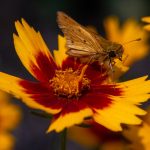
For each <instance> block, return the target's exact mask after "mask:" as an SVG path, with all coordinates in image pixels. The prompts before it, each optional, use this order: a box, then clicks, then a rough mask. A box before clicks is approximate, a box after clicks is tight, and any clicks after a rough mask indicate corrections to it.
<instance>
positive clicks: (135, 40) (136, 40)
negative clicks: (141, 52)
mask: <svg viewBox="0 0 150 150" xmlns="http://www.w3.org/2000/svg"><path fill="white" fill-rule="evenodd" d="M138 41H141V38H137V39H134V40H131V41H128V42H125V43H123V44H122V45H126V44H129V43H132V42H138Z"/></svg>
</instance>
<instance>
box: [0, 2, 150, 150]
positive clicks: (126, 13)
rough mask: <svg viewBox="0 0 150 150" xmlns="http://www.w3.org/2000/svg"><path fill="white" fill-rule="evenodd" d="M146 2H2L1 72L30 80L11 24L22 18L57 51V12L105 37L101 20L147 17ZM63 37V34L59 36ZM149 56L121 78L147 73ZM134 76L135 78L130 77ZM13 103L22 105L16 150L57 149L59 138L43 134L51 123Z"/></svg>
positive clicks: (70, 148)
mask: <svg viewBox="0 0 150 150" xmlns="http://www.w3.org/2000/svg"><path fill="white" fill-rule="evenodd" d="M149 6H150V1H149V0H121V1H120V0H92V1H85V0H61V1H58V0H13V1H12V0H5V1H3V2H2V1H1V5H0V71H3V72H6V73H9V74H12V75H15V76H18V77H21V78H25V79H30V80H33V78H32V77H31V75H30V74H29V73H28V72H27V71H26V70H25V68H24V67H23V65H22V64H21V62H20V61H19V58H18V57H17V55H16V53H15V49H14V45H13V38H12V35H13V33H14V32H16V31H15V26H14V22H15V21H16V20H20V19H21V18H24V19H25V20H26V21H27V22H28V23H29V24H30V25H32V26H33V27H34V28H35V29H36V30H39V31H40V32H41V33H42V35H43V38H44V40H45V41H46V43H47V45H48V47H49V48H50V50H53V49H57V35H58V33H61V32H60V30H59V29H58V25H57V23H56V12H57V11H60V10H61V11H64V12H65V13H67V14H68V15H69V16H71V17H72V18H74V19H75V20H76V21H78V22H79V23H80V24H82V25H93V26H95V27H96V28H97V30H98V32H99V33H100V34H101V35H103V36H105V33H104V28H103V20H104V18H105V17H107V16H110V15H115V16H117V17H119V19H120V21H121V22H122V21H124V20H126V19H128V18H135V19H136V20H137V21H140V19H141V17H142V16H148V15H150V7H149ZM61 34H62V33H61ZM149 64H150V57H149V56H147V57H146V58H145V59H144V60H142V61H139V62H138V63H136V64H134V65H133V67H132V68H131V69H130V71H129V72H128V73H127V74H126V76H125V77H124V78H132V77H136V75H135V74H138V76H140V75H145V74H149V73H150V69H148V68H149V67H150V66H149ZM133 74H134V75H133ZM13 102H14V103H16V104H17V105H19V106H21V108H22V112H23V118H22V122H21V123H20V125H19V126H18V128H17V129H16V130H15V131H14V133H13V134H14V135H15V137H16V146H15V150H33V149H34V150H43V149H44V150H57V149H59V135H57V134H56V133H50V134H46V133H45V132H46V129H47V128H48V126H49V123H50V121H49V120H47V119H44V118H38V117H36V116H33V115H31V113H30V109H29V108H27V107H26V106H25V105H24V104H22V103H21V102H20V101H18V100H13ZM77 149H78V150H84V148H83V147H82V146H80V145H78V144H75V143H74V142H72V141H69V142H68V150H77Z"/></svg>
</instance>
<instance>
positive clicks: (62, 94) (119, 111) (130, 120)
mask: <svg viewBox="0 0 150 150" xmlns="http://www.w3.org/2000/svg"><path fill="white" fill-rule="evenodd" d="M15 25H16V29H17V32H18V35H16V34H14V45H15V49H16V52H17V54H18V56H19V58H20V60H21V61H22V63H23V65H24V66H25V67H26V69H27V70H28V71H29V72H30V73H31V75H33V76H34V77H35V78H36V79H37V81H34V82H33V81H28V80H24V79H21V78H18V77H14V76H11V75H8V74H6V73H3V72H0V89H2V90H4V91H6V92H8V93H10V94H13V95H14V96H15V97H17V98H19V99H21V100H22V101H23V102H24V103H25V104H27V105H28V106H29V107H31V108H35V109H39V110H42V111H44V112H46V113H49V114H52V115H53V119H52V121H51V124H50V126H49V129H48V131H47V132H50V131H53V130H55V131H56V132H60V131H62V130H63V129H65V128H69V127H71V126H73V125H76V124H80V123H82V122H83V121H84V119H85V118H87V117H88V118H89V117H90V118H91V119H93V120H94V121H95V122H97V123H98V124H101V125H103V126H105V127H106V128H108V129H110V130H113V131H121V130H122V126H121V124H123V123H124V124H140V123H141V119H140V118H139V117H137V115H145V114H146V112H145V111H144V110H142V109H141V108H139V107H138V105H139V104H141V103H142V102H145V101H147V100H148V99H149V97H150V94H149V93H150V88H149V87H150V80H147V76H144V77H140V78H137V79H134V80H130V81H126V82H121V83H108V82H107V77H108V76H107V73H106V72H105V69H103V68H101V66H100V65H98V64H97V63H93V64H89V65H83V64H81V63H80V62H78V61H76V62H75V61H74V59H72V58H70V57H66V55H65V54H64V53H65V50H66V49H65V40H64V38H62V37H61V36H59V46H58V48H59V50H58V51H56V50H55V51H54V58H55V59H56V60H54V58H53V56H52V54H51V53H50V51H49V49H48V48H47V46H46V43H45V42H44V40H43V38H42V36H41V34H40V33H39V32H36V31H35V30H34V29H33V28H32V27H30V26H29V25H28V24H27V23H26V22H25V20H23V19H22V23H20V22H19V21H16V23H15ZM10 84H11V85H12V86H10Z"/></svg>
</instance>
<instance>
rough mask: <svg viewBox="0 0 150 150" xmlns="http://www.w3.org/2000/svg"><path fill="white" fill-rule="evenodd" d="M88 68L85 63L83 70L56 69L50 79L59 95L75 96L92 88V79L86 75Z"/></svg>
mask: <svg viewBox="0 0 150 150" xmlns="http://www.w3.org/2000/svg"><path fill="white" fill-rule="evenodd" d="M86 69H87V65H85V66H84V67H83V68H82V70H76V71H73V69H72V68H68V69H66V70H56V72H55V76H54V77H53V78H52V79H51V80H50V81H49V82H50V85H51V86H52V88H53V91H54V93H55V94H56V95H57V96H61V97H67V98H73V97H79V96H81V95H82V92H83V91H85V90H88V89H89V88H90V82H91V81H90V80H89V79H88V78H87V77H86V76H85V75H84V73H85V71H86Z"/></svg>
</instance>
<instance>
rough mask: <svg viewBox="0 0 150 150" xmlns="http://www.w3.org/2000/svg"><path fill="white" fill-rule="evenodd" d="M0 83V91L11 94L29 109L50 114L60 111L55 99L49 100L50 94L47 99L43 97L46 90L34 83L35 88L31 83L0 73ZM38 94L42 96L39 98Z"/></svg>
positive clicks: (60, 106) (59, 105)
mask: <svg viewBox="0 0 150 150" xmlns="http://www.w3.org/2000/svg"><path fill="white" fill-rule="evenodd" d="M0 83H1V84H0V89H1V90H3V91H5V92H8V93H10V94H13V95H14V96H15V97H17V98H19V99H21V100H22V101H23V102H24V103H25V104H27V105H28V106H29V107H31V108H34V109H40V110H43V111H45V112H47V113H50V114H56V113H58V112H60V111H61V109H62V104H60V103H59V102H58V101H57V99H51V97H50V94H49V95H48V96H47V97H46V98H49V99H46V98H45V97H44V96H43V95H44V94H45V90H46V92H48V90H47V89H46V88H45V87H44V86H41V85H40V84H38V83H35V85H37V86H35V85H34V84H32V82H29V81H25V80H22V79H20V78H17V77H14V76H11V75H8V74H5V73H2V72H0ZM27 85H28V86H27ZM40 94H41V95H42V94H43V95H42V96H41V95H40ZM40 96H41V97H40ZM40 98H42V99H40ZM52 98H54V97H52ZM41 100H42V101H41Z"/></svg>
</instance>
